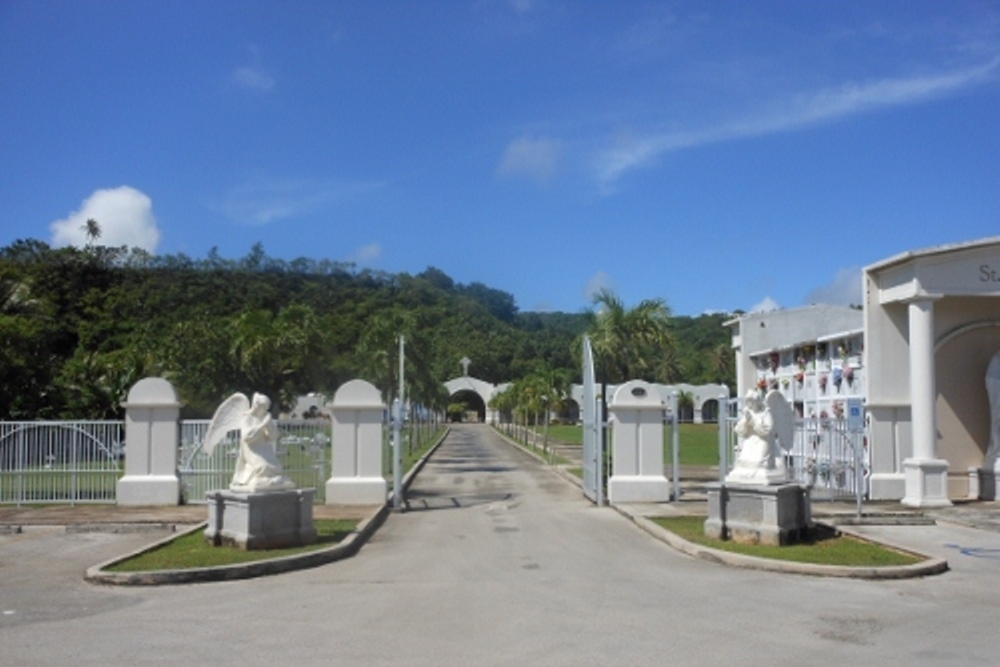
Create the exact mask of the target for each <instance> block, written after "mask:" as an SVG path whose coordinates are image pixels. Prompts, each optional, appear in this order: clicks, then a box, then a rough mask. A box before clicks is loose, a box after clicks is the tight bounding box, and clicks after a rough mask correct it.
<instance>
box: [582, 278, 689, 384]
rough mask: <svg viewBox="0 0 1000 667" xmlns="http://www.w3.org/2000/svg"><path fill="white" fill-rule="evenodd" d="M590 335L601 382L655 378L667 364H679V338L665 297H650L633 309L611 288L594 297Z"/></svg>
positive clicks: (671, 367)
mask: <svg viewBox="0 0 1000 667" xmlns="http://www.w3.org/2000/svg"><path fill="white" fill-rule="evenodd" d="M594 305H595V306H596V307H597V311H596V312H595V313H594V314H593V316H592V320H591V323H590V327H589V328H588V332H587V333H588V335H589V336H590V342H591V345H592V346H593V350H594V356H595V357H596V358H597V363H598V367H599V368H600V370H601V373H602V376H603V377H602V382H604V383H608V382H625V381H628V380H631V379H637V378H642V379H648V380H653V379H654V376H655V375H657V370H659V369H660V367H661V366H662V365H663V364H664V363H667V364H668V368H670V369H671V371H670V373H671V374H673V372H674V370H673V369H676V368H677V363H676V361H675V360H676V356H677V355H676V348H677V346H676V342H675V340H674V336H673V333H672V332H671V330H670V310H669V309H668V308H667V306H666V304H665V303H664V302H663V300H662V299H647V300H645V301H642V302H640V303H639V305H637V306H635V307H634V308H632V309H627V308H625V304H624V303H623V302H622V300H621V299H619V298H618V297H617V296H615V294H614V293H613V292H611V291H610V290H607V289H604V290H601V291H600V292H599V293H598V294H597V295H596V296H595V297H594Z"/></svg>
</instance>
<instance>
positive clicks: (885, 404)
mask: <svg viewBox="0 0 1000 667" xmlns="http://www.w3.org/2000/svg"><path fill="white" fill-rule="evenodd" d="M864 295H865V350H864V357H865V367H866V368H867V369H868V379H867V410H868V417H869V420H870V432H871V446H872V478H871V492H872V497H874V498H901V499H902V500H903V502H904V503H905V504H907V505H911V506H917V507H923V506H926V507H933V506H940V505H947V504H949V503H950V500H951V499H957V498H970V497H971V498H975V497H978V496H979V495H980V482H979V475H980V472H979V468H980V467H981V466H982V465H983V461H984V457H985V453H986V450H987V448H988V445H989V437H990V435H989V433H990V405H989V398H988V396H987V392H986V385H985V376H986V369H987V366H988V365H989V362H990V359H991V358H992V357H993V355H995V354H996V353H997V352H1000V237H993V238H989V239H984V240H980V241H973V242H969V243H962V244H955V245H949V246H940V247H935V248H930V249H926V250H919V251H913V252H907V253H903V254H901V255H897V256H895V257H891V258H889V259H886V260H884V261H881V262H878V263H876V264H873V265H871V266H868V267H866V268H865V269H864Z"/></svg>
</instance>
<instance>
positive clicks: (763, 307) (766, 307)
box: [748, 296, 781, 313]
mask: <svg viewBox="0 0 1000 667" xmlns="http://www.w3.org/2000/svg"><path fill="white" fill-rule="evenodd" d="M772 310H781V306H779V305H778V302H777V301H775V300H774V299H772V298H771V297H769V296H765V297H764V299H763V300H762V301H760V302H759V303H757V304H754V305H753V306H751V308H750V310H749V311H748V312H751V313H766V312H769V311H772Z"/></svg>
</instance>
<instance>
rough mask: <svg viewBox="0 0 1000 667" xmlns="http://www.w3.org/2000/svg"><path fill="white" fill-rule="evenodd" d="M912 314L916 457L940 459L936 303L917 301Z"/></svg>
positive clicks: (911, 308)
mask: <svg viewBox="0 0 1000 667" xmlns="http://www.w3.org/2000/svg"><path fill="white" fill-rule="evenodd" d="M909 315H910V410H911V411H912V422H913V458H914V459H916V460H925V459H936V458H937V456H936V453H937V452H936V450H937V416H936V414H935V403H936V400H937V381H936V378H935V373H934V302H933V301H930V300H925V301H914V302H912V303H910V305H909Z"/></svg>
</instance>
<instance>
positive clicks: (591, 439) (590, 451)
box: [582, 336, 604, 505]
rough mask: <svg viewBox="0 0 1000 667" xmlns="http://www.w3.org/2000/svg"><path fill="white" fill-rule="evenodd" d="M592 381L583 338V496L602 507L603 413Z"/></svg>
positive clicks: (588, 350) (587, 346) (586, 341)
mask: <svg viewBox="0 0 1000 667" xmlns="http://www.w3.org/2000/svg"><path fill="white" fill-rule="evenodd" d="M601 408H602V405H601V402H600V397H599V396H598V395H597V383H596V381H595V378H594V353H593V350H592V349H591V347H590V339H589V338H588V337H586V336H584V337H583V406H582V411H583V494H584V495H585V496H586V497H587V498H589V499H590V500H592V501H594V502H595V503H597V504H598V505H603V504H604V470H603V467H604V466H603V463H604V442H603V440H604V428H603V426H604V425H603V414H602V412H603V410H602V409H601Z"/></svg>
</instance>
